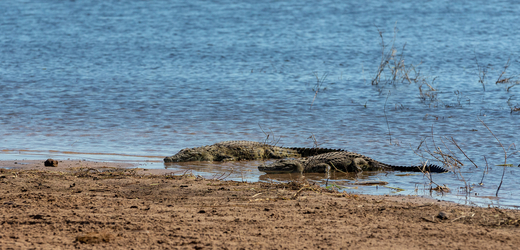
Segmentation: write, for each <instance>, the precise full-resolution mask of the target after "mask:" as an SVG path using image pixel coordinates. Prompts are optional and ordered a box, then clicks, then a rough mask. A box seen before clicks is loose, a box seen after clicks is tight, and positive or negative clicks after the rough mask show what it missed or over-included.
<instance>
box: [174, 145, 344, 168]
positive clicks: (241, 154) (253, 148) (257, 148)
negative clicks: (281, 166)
mask: <svg viewBox="0 0 520 250" xmlns="http://www.w3.org/2000/svg"><path fill="white" fill-rule="evenodd" d="M339 151H342V150H341V149H328V148H286V147H278V146H271V145H268V144H266V143H261V142H254V141H225V142H219V143H215V144H213V145H209V146H203V147H197V148H185V149H183V150H181V151H179V153H177V154H175V155H174V156H170V157H166V158H164V162H166V163H170V162H186V161H241V160H264V159H283V158H288V157H294V158H299V157H306V156H313V155H317V154H323V153H327V152H339Z"/></svg>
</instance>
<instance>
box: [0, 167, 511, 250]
mask: <svg viewBox="0 0 520 250" xmlns="http://www.w3.org/2000/svg"><path fill="white" fill-rule="evenodd" d="M44 160H45V159H43V160H40V161H21V162H17V163H16V164H15V163H14V161H3V162H0V167H2V168H10V169H0V188H1V190H2V193H1V195H0V214H1V223H0V248H1V249H59V248H62V249H72V248H79V249H105V248H109V249H222V248H224V249H226V248H227V249H303V248H307V249H321V248H325V249H367V248H369V249H445V248H450V249H456V248H459V249H516V248H518V246H519V245H520V239H519V238H518V237H517V235H518V234H519V233H520V230H519V227H518V226H519V225H520V223H519V218H520V212H519V211H514V210H506V209H496V208H480V207H470V206H463V205H458V204H455V203H450V202H442V201H437V200H432V199H426V198H420V197H416V196H371V195H353V194H349V193H348V192H337V191H334V190H328V189H324V188H321V187H319V186H317V185H315V184H313V183H309V182H306V181H305V180H303V181H298V182H291V183H285V184H275V183H243V182H234V181H225V180H215V179H214V180H211V179H204V178H202V177H198V176H194V175H192V174H190V173H184V174H181V173H179V172H173V171H171V170H144V169H139V168H135V167H133V166H132V165H131V164H127V163H103V162H89V161H60V162H59V167H44V166H43V162H44Z"/></svg>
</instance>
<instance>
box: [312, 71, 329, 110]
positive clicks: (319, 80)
mask: <svg viewBox="0 0 520 250" xmlns="http://www.w3.org/2000/svg"><path fill="white" fill-rule="evenodd" d="M313 73H314V76H315V77H316V85H315V86H314V88H313V89H312V90H313V91H314V97H313V98H312V102H311V109H312V105H313V104H314V100H315V99H316V96H318V93H319V92H320V90H321V88H322V86H323V82H324V81H325V79H327V76H328V75H329V73H328V72H325V73H323V74H322V75H321V77H319V75H318V72H313Z"/></svg>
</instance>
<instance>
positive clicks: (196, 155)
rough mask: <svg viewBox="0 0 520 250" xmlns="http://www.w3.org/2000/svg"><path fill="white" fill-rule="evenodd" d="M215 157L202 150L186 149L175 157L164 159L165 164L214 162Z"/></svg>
mask: <svg viewBox="0 0 520 250" xmlns="http://www.w3.org/2000/svg"><path fill="white" fill-rule="evenodd" d="M212 160H213V156H212V155H211V154H210V153H208V152H207V151H206V150H201V148H185V149H183V150H181V151H179V153H177V154H175V155H174V156H170V157H166V158H164V161H165V162H185V161H212Z"/></svg>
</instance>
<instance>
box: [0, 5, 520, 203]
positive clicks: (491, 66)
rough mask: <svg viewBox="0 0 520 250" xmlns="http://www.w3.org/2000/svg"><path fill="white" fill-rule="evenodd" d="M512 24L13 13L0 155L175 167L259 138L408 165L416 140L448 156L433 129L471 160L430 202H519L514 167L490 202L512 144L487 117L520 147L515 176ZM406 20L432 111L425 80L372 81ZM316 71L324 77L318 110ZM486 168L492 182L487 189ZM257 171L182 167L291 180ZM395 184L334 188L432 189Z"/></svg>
mask: <svg viewBox="0 0 520 250" xmlns="http://www.w3.org/2000/svg"><path fill="white" fill-rule="evenodd" d="M517 13H520V5H519V4H518V3H516V2H514V1H470V2H466V1H457V2H452V1H430V2H422V3H409V2H408V1H371V2H370V3H362V2H359V3H358V2H352V3H350V2H347V3H345V2H344V1H320V2H316V1H307V2H305V1H293V0H288V1H264V2H258V1H191V2H190V3H184V2H183V1H152V2H149V1H86V0H85V1H83V0H76V1H31V2H28V1H22V0H20V1H16V0H15V1H8V2H7V1H6V2H1V3H0V136H1V139H0V140H1V145H0V149H2V153H1V154H0V158H1V159H24V158H27V159H33V158H43V157H48V156H49V157H50V156H52V157H58V158H65V159H66V158H71V157H72V158H86V159H92V160H99V159H101V160H124V159H129V160H130V161H139V162H141V163H143V164H144V165H145V166H147V167H150V168H164V167H165V166H164V165H163V164H162V163H161V159H162V158H163V157H164V156H169V155H172V154H174V153H176V152H177V151H178V150H180V149H182V148H185V147H195V146H200V145H207V144H213V143H215V142H218V141H223V140H237V139H239V140H254V141H263V140H265V138H266V135H265V134H264V132H263V131H265V132H266V133H268V134H270V137H269V139H270V140H271V139H272V138H273V137H274V138H275V140H278V139H280V141H279V142H278V144H280V145H287V146H308V147H309V146H313V145H314V142H313V140H312V139H310V137H312V136H315V138H316V140H317V142H318V143H319V144H320V146H323V147H329V148H343V149H346V150H349V151H354V152H358V153H362V154H365V155H368V156H370V157H372V158H375V159H377V160H380V161H382V162H387V163H391V164H399V165H411V164H419V163H421V161H423V159H422V158H421V157H419V156H418V155H417V154H416V153H414V149H417V147H419V145H421V149H423V150H424V149H425V145H428V146H429V149H430V151H432V152H433V151H435V147H434V145H433V142H432V140H431V139H432V135H433V138H434V139H435V143H436V145H437V146H439V147H441V149H442V150H443V152H447V149H445V147H444V145H443V142H442V141H441V138H442V139H443V141H444V143H446V145H447V146H448V147H449V148H450V149H451V150H452V151H453V152H452V153H453V154H455V155H456V156H457V157H458V158H459V160H460V161H461V162H462V163H463V164H464V166H463V167H462V169H461V170H462V172H461V173H462V176H463V177H464V180H465V181H466V183H464V182H463V181H462V178H461V177H460V175H456V174H453V173H450V174H442V175H435V176H434V181H436V182H438V183H439V184H446V185H448V187H450V188H451V189H452V192H451V193H450V194H445V195H443V196H439V195H438V194H436V193H433V196H434V197H437V198H440V199H446V200H454V201H458V202H461V203H469V204H477V205H484V206H485V205H489V204H492V205H499V206H506V207H516V206H519V205H520V199H519V198H518V197H517V196H516V194H517V192H516V190H517V186H518V185H519V184H520V183H519V181H518V180H519V178H518V177H519V175H520V173H519V170H518V168H516V167H508V168H506V175H505V178H504V183H503V184H502V187H501V190H500V195H499V197H498V199H495V198H493V199H491V198H487V197H491V196H494V195H495V192H496V189H497V187H498V185H499V183H500V179H501V177H502V170H503V168H502V167H500V166H496V165H499V164H503V163H504V151H503V150H502V148H501V147H500V145H499V144H498V143H497V140H496V139H495V138H494V136H493V135H492V134H491V133H490V132H489V131H488V130H487V128H486V127H485V126H484V125H483V124H482V123H481V122H480V121H479V119H481V120H482V121H483V122H484V123H485V124H486V125H487V126H488V127H489V128H490V129H491V131H492V132H493V134H494V135H495V136H496V137H497V138H498V139H499V140H500V142H501V143H502V144H503V146H504V148H505V149H506V151H507V153H508V154H512V155H511V156H510V157H509V158H508V159H507V163H512V164H514V165H518V164H519V163H520V160H519V158H518V155H516V154H513V153H514V152H517V151H518V150H517V149H516V144H517V143H518V138H519V136H518V135H519V132H518V131H519V129H520V122H519V121H520V116H519V115H520V112H512V110H513V109H514V108H515V107H520V99H519V91H520V86H516V87H512V88H510V89H509V91H507V90H506V88H507V87H509V86H512V85H513V84H514V83H515V81H518V80H520V79H518V78H512V79H511V81H510V82H509V83H507V84H495V82H496V81H497V79H498V78H499V75H500V73H501V72H502V71H503V69H504V65H505V64H506V62H507V61H508V59H509V58H510V59H511V61H510V62H511V64H510V66H509V67H508V68H507V71H506V74H505V75H504V77H503V78H507V77H512V76H516V75H518V74H520V68H519V65H520V64H519V62H518V55H520V51H519V50H520V48H519V47H518V46H517V41H518V40H519V38H520V34H518V33H517V32H515V31H516V24H517V23H518V22H519V21H520V20H519V19H520V16H518V14H517ZM394 27H396V28H397V32H396V34H395V48H396V49H397V52H398V53H397V55H400V54H401V53H402V51H403V50H402V48H403V46H404V45H405V49H404V53H403V55H404V62H405V64H406V65H410V64H414V65H419V66H417V68H416V69H417V70H420V77H419V79H425V80H426V81H427V82H428V83H429V84H431V85H432V87H433V88H435V89H436V91H435V92H431V93H432V94H436V96H434V98H432V99H430V98H428V97H426V98H425V100H421V98H420V91H419V86H421V82H419V83H411V84H410V83H408V82H404V83H403V82H401V81H399V82H396V83H393V84H389V83H387V82H386V81H384V80H385V79H386V80H387V79H389V77H390V75H389V73H388V72H389V71H388V69H387V70H386V72H385V74H384V75H383V76H382V77H383V82H381V83H380V84H378V85H372V84H371V81H372V79H373V78H374V76H375V74H376V72H377V69H378V65H379V63H380V61H381V40H380V37H379V33H378V30H379V31H381V32H383V36H384V39H385V40H384V41H385V44H387V45H388V46H391V43H392V39H393V36H394ZM387 49H388V48H387ZM475 59H477V60H475ZM421 63H422V64H421ZM477 64H478V65H480V67H479V66H477ZM479 69H480V72H484V71H486V75H485V76H484V77H483V79H484V84H482V83H480V82H479V80H480V78H479V73H478V72H479ZM316 76H317V77H318V78H320V79H324V81H323V85H322V86H321V88H320V89H319V90H320V91H319V92H318V94H317V96H316V99H315V100H314V103H313V105H312V109H311V103H312V101H313V97H314V95H315V92H314V91H313V88H315V84H316V82H317V81H316ZM325 76H326V77H325ZM435 77H436V78H435ZM480 77H482V74H480ZM434 78H435V81H433V83H432V80H433V79H434ZM421 88H422V90H423V91H425V90H427V89H429V87H428V86H427V85H425V84H422V87H421ZM423 93H428V92H423ZM262 130H263V131H262ZM389 131H390V134H389ZM451 137H453V138H454V139H455V140H456V142H457V143H458V145H459V146H460V147H461V149H462V150H463V151H464V152H465V153H466V155H467V156H468V157H469V158H471V159H472V160H473V161H474V162H475V164H476V165H477V166H478V168H476V167H475V166H474V165H473V164H472V163H471V162H470V161H469V160H467V158H466V157H465V156H464V155H463V154H462V153H461V152H460V151H458V149H457V147H456V146H454V145H453V144H452V143H450V142H449V141H448V140H449V139H451ZM421 141H425V142H424V143H422V144H421ZM424 156H426V157H427V158H428V159H429V162H430V163H436V164H439V162H435V159H433V157H431V156H429V155H427V154H426V155H424ZM484 157H485V159H484ZM486 160H487V165H488V166H489V168H490V169H489V171H488V173H487V174H485V178H484V181H483V183H484V185H483V186H479V185H475V184H478V183H479V182H481V179H482V175H483V171H485V169H486ZM255 164H256V163H232V164H231V165H226V164H224V165H222V166H221V165H219V164H210V165H208V164H206V165H204V164H203V166H201V165H197V164H192V165H190V164H188V165H182V164H181V165H176V166H173V168H174V169H178V170H179V171H185V170H186V169H190V168H191V169H193V168H196V169H197V170H198V171H197V173H201V174H204V173H205V174H207V175H210V176H211V175H214V174H218V173H219V172H225V171H229V170H230V169H233V171H238V170H237V169H241V170H240V171H238V173H235V174H233V175H231V176H230V177H229V178H231V179H237V180H238V179H240V180H242V179H245V180H250V181H257V180H261V181H268V180H270V179H274V180H280V179H282V180H283V179H287V178H292V177H287V176H286V177H279V176H266V175H263V174H262V173H260V172H258V170H256V165H255ZM190 166H191V167H190ZM243 171H246V172H243ZM399 174H400V173H389V174H386V173H379V174H375V175H374V174H366V175H362V176H357V177H356V176H349V177H341V176H337V177H334V178H332V179H333V180H332V181H334V182H337V184H338V185H342V184H345V183H346V182H347V181H350V182H351V181H354V180H355V179H356V178H357V179H359V178H364V179H367V180H384V181H388V182H389V185H388V186H391V187H399V188H402V189H404V190H405V191H401V192H398V193H400V194H426V195H429V192H428V191H426V190H427V188H426V187H424V183H425V182H426V183H427V179H426V178H425V177H424V176H420V175H419V176H400V175H399ZM308 178H311V177H310V176H309V177H308ZM312 178H313V179H314V180H316V181H319V182H322V183H324V184H325V183H327V181H326V179H327V178H326V177H325V176H321V177H319V176H313V177H312ZM327 184H328V183H327ZM465 185H474V187H473V190H472V191H471V192H470V193H469V194H468V193H466V192H463V191H460V190H459V188H460V187H464V186H465ZM348 190H350V191H354V192H363V193H376V194H393V193H394V192H396V190H395V189H390V188H382V187H379V188H375V187H361V188H360V189H357V190H356V189H348ZM475 193H476V194H477V195H475ZM482 197H484V198H482Z"/></svg>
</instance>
